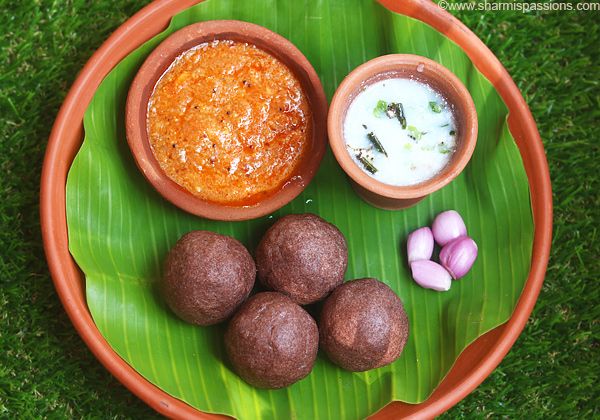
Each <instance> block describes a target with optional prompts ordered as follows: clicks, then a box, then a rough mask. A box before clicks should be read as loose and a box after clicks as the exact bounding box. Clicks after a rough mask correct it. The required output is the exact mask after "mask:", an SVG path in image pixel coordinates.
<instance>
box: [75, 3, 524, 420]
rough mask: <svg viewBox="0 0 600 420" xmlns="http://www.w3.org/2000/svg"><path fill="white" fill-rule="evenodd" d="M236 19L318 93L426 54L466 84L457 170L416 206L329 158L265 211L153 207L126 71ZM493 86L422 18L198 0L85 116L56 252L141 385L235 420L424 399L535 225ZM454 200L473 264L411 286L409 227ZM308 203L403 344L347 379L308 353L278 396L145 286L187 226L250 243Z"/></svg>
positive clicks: (494, 307) (520, 282) (320, 415)
mask: <svg viewBox="0 0 600 420" xmlns="http://www.w3.org/2000/svg"><path fill="white" fill-rule="evenodd" d="M211 19H239V20H244V21H249V22H254V23H257V24H259V25H262V26H265V27H267V28H269V29H271V30H273V31H275V32H278V33H279V34H281V35H283V36H284V37H286V38H288V39H289V40H291V41H292V42H293V43H294V44H295V45H296V46H297V47H298V48H299V49H300V50H301V51H302V52H303V53H304V54H305V55H306V57H307V58H308V60H309V61H310V62H311V63H312V65H313V66H314V67H315V69H316V71H317V73H318V74H319V76H320V78H321V81H322V83H323V86H324V88H325V91H326V93H327V96H328V98H329V99H330V98H331V96H332V95H333V93H334V91H335V89H336V87H337V86H338V84H339V83H340V82H341V81H342V79H343V78H344V77H345V76H346V75H347V74H348V73H349V72H350V71H351V70H352V69H354V68H355V67H356V66H358V65H360V64H361V63H364V62H365V61H367V60H369V59H372V58H374V57H377V56H380V55H384V54H389V53H412V54H420V55H423V56H427V57H430V58H432V59H434V60H436V61H438V62H440V63H442V64H443V65H445V66H446V67H448V68H449V69H451V70H452V71H453V72H454V73H455V74H456V75H457V76H458V77H459V78H460V79H461V80H462V81H463V82H464V84H465V85H466V86H467V88H468V89H469V91H470V92H471V95H472V96H473V100H474V102H475V105H476V107H477V113H478V117H479V138H478V143H477V147H476V149H475V153H474V155H473V158H472V160H471V162H470V163H469V165H468V166H467V167H466V169H465V170H464V172H463V173H462V174H461V175H460V176H459V177H458V178H457V179H456V180H455V181H453V182H452V183H451V184H449V185H448V186H447V187H445V188H443V189H442V190H440V191H438V192H436V193H434V194H432V195H431V196H429V197H428V198H426V199H425V200H423V201H422V202H420V203H419V204H418V205H417V206H415V207H413V208H410V209H408V210H403V211H384V210H379V209H376V208H373V207H371V206H369V205H367V204H366V203H364V202H363V201H361V200H360V199H359V198H358V197H357V196H356V195H355V193H354V192H353V190H352V189H351V187H350V184H349V183H348V180H347V178H346V176H345V175H344V173H343V172H342V170H341V169H340V168H339V166H338V164H337V163H336V161H335V159H334V158H333V155H332V154H331V152H329V151H328V152H327V154H326V156H325V158H324V160H323V163H322V165H321V167H320V170H319V172H318V174H317V176H316V177H315V179H314V180H313V181H312V183H311V184H310V185H309V186H308V188H306V190H305V191H304V192H303V193H302V194H301V195H300V196H299V197H297V198H296V199H295V200H294V201H292V202H291V203H290V204H288V205H287V206H285V207H284V208H282V209H281V210H279V211H277V212H275V213H274V214H272V215H269V216H266V217H262V218H259V219H257V220H252V221H247V222H234V223H225V222H215V221H209V220H204V219H202V218H199V217H195V216H192V215H189V214H187V213H185V212H183V211H181V210H179V209H177V208H176V207H174V206H173V205H171V204H170V203H169V202H167V201H165V200H164V199H163V198H162V197H161V196H160V195H159V194H158V193H157V192H156V191H154V190H153V188H152V187H151V186H150V185H149V184H148V183H147V182H146V181H145V179H144V178H143V176H142V175H141V173H140V172H139V171H138V169H137V168H136V166H135V164H134V161H133V158H132V155H131V153H130V151H129V149H128V147H127V142H126V137H125V129H124V115H125V112H124V108H125V100H126V96H127V91H128V89H129V85H130V83H131V81H132V79H133V77H134V76H135V74H136V71H137V70H138V68H139V67H140V65H141V64H142V62H143V61H144V59H145V58H146V57H147V56H148V54H149V53H150V52H151V51H152V49H153V48H155V47H156V46H157V45H158V44H159V43H160V42H161V41H162V40H163V39H165V38H166V37H167V36H168V35H169V34H171V33H173V32H174V31H176V30H177V29H180V28H182V27H184V26H186V25H189V24H192V23H195V22H199V21H204V20H211ZM507 113H508V111H507V108H506V106H505V105H504V103H503V101H502V100H501V98H500V96H499V94H498V93H497V92H496V90H495V89H494V88H493V86H492V85H491V84H490V82H489V81H488V80H487V79H485V78H484V77H483V76H482V75H481V74H480V73H479V71H477V69H476V68H475V67H474V66H473V64H472V62H471V61H470V60H469V58H468V57H467V55H466V54H465V53H464V52H463V51H462V50H461V48H460V47H458V46H457V45H456V44H454V43H453V42H452V41H450V40H448V39H447V38H445V37H444V36H443V35H441V34H440V33H438V32H436V31H435V30H434V29H432V28H431V27H429V26H428V25H426V24H424V23H422V22H419V21H417V20H414V19H412V18H408V17H406V16H402V15H398V14H395V13H392V12H390V11H388V10H386V9H385V8H383V7H382V6H381V5H379V4H378V3H376V2H371V1H363V0H343V1H342V0H307V1H275V0H270V1H266V0H262V1H253V0H247V1H243V2H240V1H234V0H208V1H206V2H203V3H200V4H198V5H196V6H194V7H192V8H190V9H187V10H185V11H183V12H182V13H180V14H179V15H177V16H175V17H174V18H173V19H172V21H171V24H170V25H169V27H168V28H167V29H166V30H165V31H164V32H162V33H161V34H159V35H157V36H156V37H154V38H153V39H151V40H150V41H148V42H146V43H145V44H144V45H142V46H141V47H139V48H138V49H137V50H135V51H134V52H132V53H131V54H129V55H128V56H127V57H126V58H125V59H124V60H123V61H121V62H120V63H119V64H118V65H117V66H116V67H115V68H114V69H113V70H112V71H111V72H110V73H109V75H108V76H107V77H106V79H105V80H104V81H103V82H102V84H101V85H100V87H99V88H98V90H97V92H96V93H95V95H94V98H93V100H92V102H91V104H90V105H89V108H88V109H87V111H86V113H85V118H84V128H85V140H84V143H83V146H82V147H81V149H80V151H79V153H78V154H77V156H76V158H75V160H74V162H73V165H72V167H71V170H70V172H69V176H68V181H67V220H68V229H69V247H70V251H71V253H72V255H73V256H74V258H75V260H76V261H77V263H78V265H79V266H80V267H81V269H82V270H83V272H84V273H85V279H86V294H87V302H88V306H89V309H90V311H91V314H92V316H93V318H94V321H95V322H96V325H97V326H98V328H99V330H100V332H101V333H102V335H103V336H104V337H105V338H106V340H107V341H108V342H109V343H110V345H111V346H112V347H113V348H114V350H115V351H116V352H117V353H118V354H119V355H120V356H121V357H122V358H123V359H124V360H126V361H127V363H129V364H130V365H131V366H132V367H133V368H135V369H136V370H137V371H138V372H139V373H140V374H141V375H143V376H144V377H145V378H147V379H148V380H149V381H150V382H152V383H154V384H156V385H157V386H158V387H160V388H161V389H163V390H164V391H165V392H167V393H169V394H170V395H173V396H174V397H176V398H179V399H181V400H183V401H185V402H187V403H188V404H190V405H192V406H193V407H196V408H198V409H199V410H202V411H207V412H212V413H224V414H228V415H231V416H234V417H238V418H247V419H258V418H264V419H270V418H300V419H304V418H306V419H309V418H310V419H356V418H364V417H365V416H367V415H369V414H371V413H373V412H375V411H377V410H378V409H380V408H381V407H383V406H385V405H386V404H387V403H389V402H390V401H393V400H400V401H405V402H409V403H419V402H422V401H424V400H425V399H427V397H428V396H429V395H430V394H431V393H432V392H433V390H434V389H435V388H436V386H438V385H439V383H440V382H441V381H442V379H443V378H444V376H445V375H446V374H447V373H448V371H449V370H450V368H451V367H452V365H453V363H454V362H455V361H456V359H457V357H458V356H459V354H460V353H461V351H462V350H463V349H465V347H466V346H467V345H469V343H471V342H472V341H474V340H475V339H476V338H477V337H479V336H481V335H482V334H484V333H485V332H487V331H489V330H491V329H493V328H494V327H497V326H498V325H500V324H502V323H504V322H506V321H507V320H508V319H509V318H510V316H511V314H512V312H513V310H514V308H515V305H516V302H517V300H518V298H519V296H520V294H521V291H522V289H523V286H524V283H525V281H526V279H527V275H528V272H529V269H530V261H531V247H532V243H533V220H532V215H531V206H530V200H529V185H528V181H527V177H526V174H525V170H524V167H523V162H522V160H521V156H520V154H519V151H518V149H517V147H516V145H515V143H514V140H513V138H512V136H511V134H510V132H509V130H508V126H507V123H506V117H507ZM447 209H456V210H457V211H459V212H460V213H461V214H462V216H463V217H464V219H465V222H466V224H467V227H468V230H469V234H470V235H471V236H472V237H473V238H474V239H475V241H476V242H477V244H478V245H479V257H478V259H477V261H476V262H475V265H474V267H473V269H472V270H471V272H470V273H469V274H468V275H467V276H465V277H464V278H463V279H461V280H459V281H455V282H453V285H452V288H451V289H450V291H448V292H445V293H440V292H435V291H432V290H426V289H422V288H421V287H419V286H417V285H416V284H415V283H414V281H413V280H412V279H411V277H410V271H409V269H408V266H407V262H406V257H405V251H406V250H405V242H406V237H407V235H408V233H410V232H411V231H412V230H414V229H416V228H418V227H420V226H425V225H430V224H431V222H432V220H433V218H434V217H435V215H436V214H437V213H439V212H441V211H444V210H447ZM304 212H312V213H316V214H318V215H320V216H321V217H323V218H325V219H326V220H328V221H329V222H331V223H334V224H335V225H337V227H338V228H339V229H340V230H341V231H342V232H343V233H344V235H345V237H346V239H347V241H348V251H349V267H348V271H347V273H346V279H355V278H362V277H376V278H378V279H380V280H382V281H384V282H385V283H387V284H388V285H389V286H390V287H391V288H392V289H393V290H394V291H395V292H396V293H397V294H398V295H399V296H400V298H401V299H402V301H403V302H404V305H405V308H406V310H407V313H408V317H409V320H410V329H411V331H410V337H409V340H408V343H407V345H406V348H405V350H404V352H403V354H402V356H401V357H400V358H399V359H398V360H397V361H396V362H394V363H393V364H391V365H389V366H386V367H383V368H380V369H376V370H372V371H368V372H363V373H353V372H347V371H344V370H342V369H341V368H338V367H337V366H335V365H333V364H332V363H331V362H330V361H329V360H328V359H327V358H326V356H325V355H324V354H319V357H318V359H317V362H316V364H315V367H314V369H313V371H312V373H311V374H310V375H309V376H308V377H306V378H305V379H303V380H302V381H300V382H298V383H296V384H294V385H292V386H290V387H288V388H286V389H280V390H260V389H255V388H253V387H252V386H250V385H248V384H246V383H245V382H244V381H242V380H241V379H240V378H239V377H238V376H237V375H236V374H235V373H234V372H233V371H232V368H231V366H230V365H229V363H228V361H227V359H226V356H225V354H224V346H223V332H224V328H225V327H224V325H218V326H213V327H204V328H200V327H195V326H192V325H188V324H186V323H184V322H183V321H181V320H179V319H178V318H176V317H175V316H174V315H173V314H172V313H171V312H170V311H169V310H168V308H166V306H165V304H164V303H163V301H162V300H161V298H160V295H159V294H158V292H157V288H156V284H157V280H158V279H159V278H160V275H161V265H162V262H163V260H164V257H165V255H166V253H167V251H168V250H169V248H170V247H171V246H172V245H173V244H174V243H175V242H176V241H177V239H178V238H179V237H180V236H181V235H182V234H184V233H186V232H188V231H191V230H194V229H207V230H212V231H216V232H219V233H222V234H226V235H231V236H233V237H235V238H237V239H239V240H240V241H242V242H243V243H244V244H245V245H246V246H247V247H248V248H249V249H250V251H251V252H252V251H253V249H254V248H255V246H256V244H257V243H258V241H259V240H260V237H261V236H262V234H263V233H264V232H265V230H266V229H267V228H268V227H269V226H270V225H271V224H272V223H273V222H274V221H275V220H277V218H278V217H280V216H282V215H285V214H289V213H304Z"/></svg>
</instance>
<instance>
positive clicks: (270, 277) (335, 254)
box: [256, 214, 348, 305]
mask: <svg viewBox="0 0 600 420" xmlns="http://www.w3.org/2000/svg"><path fill="white" fill-rule="evenodd" d="M256 265H257V268H258V278H259V279H260V281H261V283H262V284H263V285H264V286H265V287H267V288H269V289H272V290H275V291H278V292H281V293H283V294H285V295H288V296H289V297H291V298H292V300H294V301H295V302H296V303H299V304H300V305H307V304H309V303H314V302H317V301H319V300H321V299H324V298H325V297H326V296H327V295H328V294H329V293H330V292H331V291H332V290H333V289H334V288H335V287H336V286H338V285H340V284H342V282H343V281H344V274H345V273H346V268H347V267H348V247H347V245H346V239H345V238H344V235H342V232H340V231H339V229H338V228H337V227H335V226H334V225H332V224H331V223H328V222H326V221H325V220H323V219H321V218H320V217H319V216H316V215H314V214H290V215H288V216H285V217H282V218H281V219H279V220H278V221H277V222H276V223H275V224H274V225H273V226H271V228H270V229H269V230H268V231H267V233H265V235H264V236H263V238H262V240H261V241H260V243H259V245H258V248H257V249H256Z"/></svg>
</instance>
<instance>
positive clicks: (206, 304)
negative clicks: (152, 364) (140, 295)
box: [161, 230, 256, 325]
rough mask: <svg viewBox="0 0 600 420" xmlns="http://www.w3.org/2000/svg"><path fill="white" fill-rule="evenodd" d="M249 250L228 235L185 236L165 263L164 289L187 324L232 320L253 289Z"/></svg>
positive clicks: (253, 277) (194, 234) (190, 233)
mask: <svg viewBox="0 0 600 420" xmlns="http://www.w3.org/2000/svg"><path fill="white" fill-rule="evenodd" d="M255 279H256V266H255V264H254V260H253V259H252V256H251V255H250V254H249V253H248V250H247V249H246V248H245V247H244V245H242V244H241V243H240V242H239V241H237V240H236V239H234V238H231V237H229V236H223V235H219V234H218V233H214V232H208V231H203V230H198V231H193V232H189V233H187V234H185V235H183V236H182V237H181V238H180V239H179V241H177V243H176V244H175V246H174V247H173V248H172V249H171V251H169V255H168V256H167V259H166V261H165V266H164V275H163V279H162V284H161V290H162V293H163V296H164V299H165V301H166V302H167V304H168V305H169V307H170V308H171V309H172V310H173V312H175V314H176V315H177V316H179V317H180V318H181V319H183V320H184V321H187V322H189V323H191V324H196V325H212V324H216V323H219V322H221V321H224V320H226V319H227V318H229V317H230V316H231V315H232V314H233V312H234V311H235V310H236V309H237V308H238V306H239V305H240V304H241V303H242V302H243V301H244V300H246V298H247V297H248V294H249V293H250V291H251V290H252V287H253V286H254V281H255Z"/></svg>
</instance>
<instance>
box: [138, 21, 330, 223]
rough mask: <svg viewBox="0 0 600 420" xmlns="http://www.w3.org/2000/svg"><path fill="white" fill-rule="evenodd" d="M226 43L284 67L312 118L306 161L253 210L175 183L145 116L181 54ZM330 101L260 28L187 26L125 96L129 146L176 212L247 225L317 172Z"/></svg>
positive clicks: (296, 54)
mask: <svg viewBox="0 0 600 420" xmlns="http://www.w3.org/2000/svg"><path fill="white" fill-rule="evenodd" d="M220 39H227V40H233V41H238V42H246V43H249V44H254V45H255V46H257V47H258V48H260V49H262V50H263V51H266V52H268V53H269V54H271V55H272V56H274V57H275V58H277V59H278V60H279V61H281V62H282V63H283V64H285V65H286V66H287V67H288V68H289V69H290V70H291V71H292V73H293V74H294V75H295V76H296V78H297V79H298V81H299V82H300V84H301V86H302V89H303V91H304V94H305V95H306V97H307V100H308V102H309V106H310V108H311V110H312V115H313V118H312V120H313V126H312V130H311V134H312V138H311V139H309V141H310V147H309V149H308V150H306V152H305V157H304V159H303V160H302V161H301V162H300V164H299V165H298V168H296V171H295V172H294V173H293V174H292V176H291V177H290V179H289V180H288V181H287V182H286V183H285V185H284V186H283V187H282V188H281V189H280V190H279V191H277V192H275V193H273V194H271V195H269V196H267V197H266V198H265V199H263V200H262V201H260V202H259V203H257V204H255V205H252V206H240V207H234V206H228V205H224V204H220V203H214V202H210V201H206V200H203V199H201V198H199V197H197V196H195V195H193V194H192V193H190V192H188V191H187V190H186V189H184V188H183V187H181V186H180V185H178V184H177V183H175V182H174V181H173V180H171V179H170V178H169V177H168V176H167V175H166V174H165V172H164V171H163V170H162V169H161V167H160V165H159V163H158V161H157V160H156V158H155V157H154V154H153V152H152V148H151V146H150V142H149V139H148V131H147V123H146V114H147V109H148V101H149V99H150V96H151V95H152V92H153V90H154V87H155V86H156V83H157V82H158V80H159V79H160V77H161V76H162V75H163V73H164V72H165V71H166V70H167V69H168V67H169V66H170V65H171V64H172V63H173V61H174V60H175V58H177V57H178V56H179V55H180V54H182V53H183V52H185V51H187V50H189V49H190V48H193V47H195V46H197V45H199V44H201V43H203V42H208V41H213V40H220ZM326 115H327V99H326V98H325V92H324V91H323V86H322V85H321V81H320V80H319V77H318V76H317V73H316V72H315V70H314V69H313V67H312V66H311V64H310V63H309V61H308V60H307V59H306V57H304V55H302V53H301V52H300V50H298V49H297V48H296V47H295V46H294V45H293V44H292V43H291V42H290V41H288V40H287V39H285V38H283V37H282V36H281V35H278V34H276V33H274V32H271V31H270V30H268V29H266V28H263V27H262V26H258V25H254V24H251V23H247V22H241V21H236V20H213V21H206V22H201V23H197V24H194V25H190V26H186V27H185V28H183V29H181V30H179V31H177V32H175V33H174V34H172V35H171V36H169V37H168V38H167V39H165V40H164V41H163V42H162V43H160V44H159V45H158V47H156V48H155V49H154V51H153V52H152V53H151V54H150V55H149V56H148V58H147V59H146V61H145V62H144V64H143V65H142V66H141V68H140V69H139V71H138V73H137V75H136V76H135V79H134V80H133V83H132V84H131V87H130V89H129V94H128V96H127V106H126V131H127V142H128V143H129V148H130V149H131V152H132V153H133V157H134V159H135V162H136V164H137V166H138V167H139V169H140V170H141V171H142V173H143V174H144V176H145V177H146V179H147V180H148V181H149V182H150V184H152V186H153V187H154V188H155V189H156V190H157V191H158V192H159V193H160V194H161V195H162V196H163V197H164V198H166V199H167V200H169V201H170V202H171V203H173V204H175V205H176V206H177V207H179V208H181V209H183V210H185V211H187V212H189V213H192V214H195V215H197V216H202V217H205V218H208V219H213V220H226V221H233V220H248V219H254V218H257V217H260V216H264V215H266V214H269V213H271V212H273V211H275V210H277V209H279V208H281V207H283V206H284V205H286V204H287V203H289V202H290V201H292V200H293V199H294V198H295V197H296V196H298V194H300V193H301V192H302V190H304V188H305V187H306V186H307V185H308V183H309V182H310V181H311V180H312V178H313V176H314V175H315V173H316V172H317V169H318V167H319V164H320V163H321V159H322V157H323V154H324V153H325V148H326V134H327V133H326Z"/></svg>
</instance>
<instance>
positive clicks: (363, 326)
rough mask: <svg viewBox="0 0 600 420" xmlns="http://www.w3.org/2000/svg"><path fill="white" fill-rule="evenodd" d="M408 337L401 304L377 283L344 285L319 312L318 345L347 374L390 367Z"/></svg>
mask: <svg viewBox="0 0 600 420" xmlns="http://www.w3.org/2000/svg"><path fill="white" fill-rule="evenodd" d="M408 333H409V325H408V316H407V315H406V311H405V310H404V307H403V306H402V301H401V300H400V298H399V297H398V296H396V294H395V293H394V292H393V290H392V289H390V288H389V287H388V286H387V285H386V284H384V283H382V282H380V281H379V280H376V279H370V278H369V279H360V280H352V281H348V282H346V283H344V284H343V285H341V286H339V287H338V288H336V289H335V290H334V291H333V293H332V294H331V296H329V297H328V298H327V300H326V301H325V304H324V305H323V310H322V311H321V319H320V322H319V334H320V345H321V347H322V348H323V350H325V353H327V356H329V358H330V359H331V361H332V362H333V363H335V364H336V365H338V366H340V367H342V368H344V369H346V370H351V371H355V372H362V371H365V370H369V369H375V368H378V367H381V366H385V365H388V364H390V363H392V362H393V361H394V360H396V359H397V358H398V357H400V354H402V350H403V349H404V345H405V344H406V340H407V339H408Z"/></svg>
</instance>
